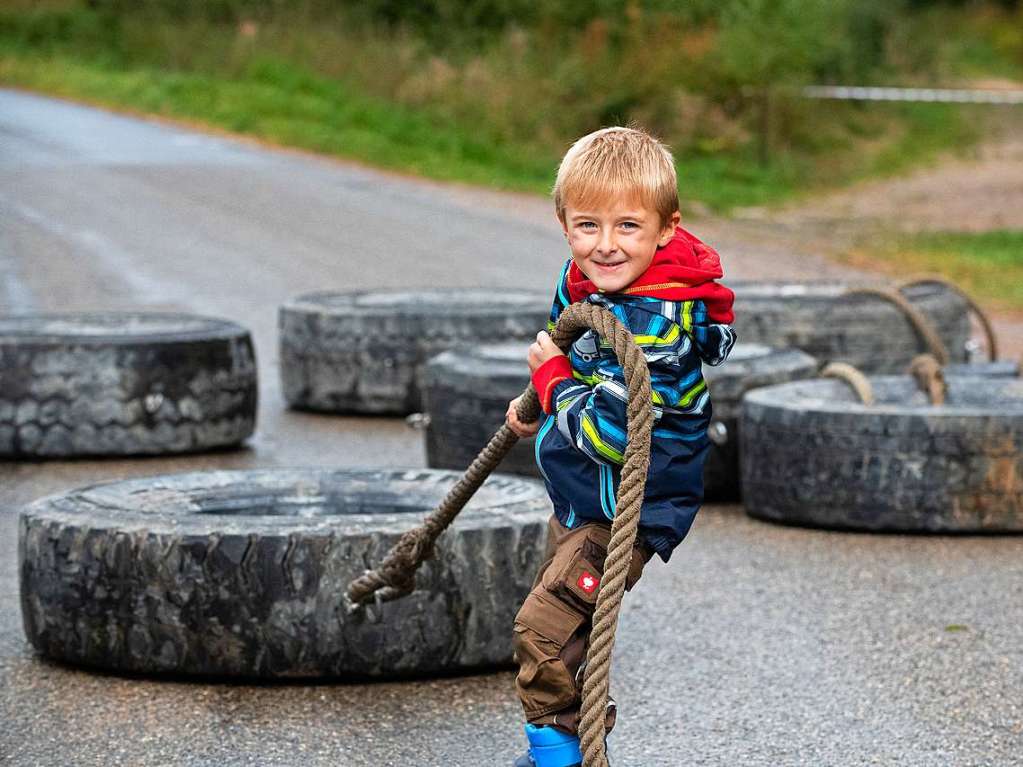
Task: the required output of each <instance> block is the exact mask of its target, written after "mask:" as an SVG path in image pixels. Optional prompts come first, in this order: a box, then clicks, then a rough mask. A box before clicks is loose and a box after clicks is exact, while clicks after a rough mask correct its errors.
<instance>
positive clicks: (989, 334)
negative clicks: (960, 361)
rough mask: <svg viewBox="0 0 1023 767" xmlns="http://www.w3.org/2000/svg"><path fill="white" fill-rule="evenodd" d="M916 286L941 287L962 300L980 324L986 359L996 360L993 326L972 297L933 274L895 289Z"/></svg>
mask: <svg viewBox="0 0 1023 767" xmlns="http://www.w3.org/2000/svg"><path fill="white" fill-rule="evenodd" d="M916 285H941V286H943V287H945V288H948V289H949V290H951V291H952V292H953V293H955V294H956V295H958V296H959V297H960V298H961V299H963V300H964V301H965V302H966V305H967V306H968V307H969V308H970V311H972V312H973V315H974V316H975V317H976V318H977V320H978V321H979V322H980V326H981V328H983V330H984V337H985V340H986V341H987V353H988V359H989V360H991V361H992V362H994V361H995V360H996V359H998V337H997V336H996V335H995V328H994V325H993V324H992V323H991V318H990V317H988V316H987V314H986V313H985V312H984V310H983V309H981V308H980V304H978V303H977V302H976V301H975V300H974V299H973V296H971V295H970V294H969V293H967V292H966V291H965V290H963V289H962V288H961V287H959V286H958V285H956V284H955V283H954V282H951V281H949V280H946V279H945V278H944V277H940V276H938V275H935V274H921V275H917V276H915V277H910V278H909V279H906V280H902V281H901V282H899V283H898V284H897V285H896V288H897V289H898V290H900V291H902V290H905V289H906V288H912V287H914V286H916Z"/></svg>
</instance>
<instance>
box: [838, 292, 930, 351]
mask: <svg viewBox="0 0 1023 767" xmlns="http://www.w3.org/2000/svg"><path fill="white" fill-rule="evenodd" d="M843 295H846V296H874V297H876V298H881V299H884V300H885V301H888V302H889V303H890V304H892V305H893V306H894V307H895V308H896V309H898V310H900V311H901V312H902V314H903V315H904V316H905V317H906V319H907V320H909V323H910V324H911V325H912V326H913V329H914V330H915V331H916V332H917V335H919V336H920V338H921V339H923V342H924V343H925V344H927V349H928V351H930V353H931V354H933V355H934V357H935V358H936V359H937V360H938V361H939V362H940V363H941V364H942V365H947V364H948V361H949V356H948V349H947V347H946V346H945V342H944V341H942V340H941V336H939V335H938V332H937V331H936V330H935V329H934V326H933V325H932V324H931V323H930V321H929V320H928V319H927V317H926V316H924V314H923V312H921V311H920V310H919V309H917V308H916V307H915V306H913V304H911V303H910V302H909V301H908V300H907V299H906V297H905V296H904V295H902V294H901V293H899V292H898V291H896V290H892V289H891V288H881V287H857V288H849V289H848V290H846V291H845V293H844V294H843Z"/></svg>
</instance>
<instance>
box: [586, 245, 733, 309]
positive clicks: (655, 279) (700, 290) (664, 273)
mask: <svg viewBox="0 0 1023 767" xmlns="http://www.w3.org/2000/svg"><path fill="white" fill-rule="evenodd" d="M721 276H722V271H721V257H720V256H719V255H718V252H717V251H716V250H714V248H712V247H710V245H707V244H705V243H703V242H701V241H700V240H699V239H697V238H696V237H695V236H694V235H692V234H690V233H689V232H687V231H686V230H685V229H683V228H682V227H680V226H679V227H676V228H675V236H674V237H672V238H671V241H670V242H669V243H668V244H667V245H665V246H664V247H663V248H658V249H657V252H656V253H655V254H654V259H653V261H651V262H650V266H649V267H648V268H647V270H646V271H645V272H643V274H641V275H640V276H639V277H638V278H637V279H636V281H635V282H633V283H632V284H631V285H629V287H627V288H626V289H625V290H623V291H621V292H622V293H624V294H625V295H632V296H649V297H651V298H661V299H665V300H668V301H692V300H700V301H703V303H704V304H705V305H706V307H707V314H708V315H709V317H710V319H711V320H712V321H713V322H722V323H725V324H729V323H731V322H732V320H734V319H735V316H734V314H733V313H732V301H733V300H734V298H735V294H734V293H732V291H731V290H729V289H728V288H726V287H725V286H724V285H719V284H718V283H717V282H715V281H714V280H716V279H718V278H719V277H721ZM567 282H568V295H569V298H571V300H572V302H573V303H575V302H576V301H581V300H582V299H584V298H586V296H588V295H590V294H591V293H599V292H600V289H599V288H598V287H597V286H596V285H594V284H593V283H592V282H591V281H590V280H588V279H587V278H586V275H584V274H583V273H582V272H581V271H580V270H579V267H578V266H576V265H575V262H574V261H573V262H572V265H571V266H570V267H569V269H568V279H567Z"/></svg>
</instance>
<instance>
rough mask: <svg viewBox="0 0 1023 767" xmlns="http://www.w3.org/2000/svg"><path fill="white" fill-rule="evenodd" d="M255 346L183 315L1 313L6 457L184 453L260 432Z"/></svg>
mask: <svg viewBox="0 0 1023 767" xmlns="http://www.w3.org/2000/svg"><path fill="white" fill-rule="evenodd" d="M256 405H257V383H256V363H255V355H254V352H253V347H252V339H251V338H250V336H249V332H248V331H247V330H245V329H244V328H242V327H240V326H238V325H236V324H234V323H232V322H227V321H225V320H220V319H213V318H207V317H195V316H190V315H185V314H140V313H123V314H122V313H103V314H46V315H25V316H8V317H0V457H4V458H64V457H71V456H129V455H163V454H172V453H188V452H197V451H202V450H210V449H214V448H221V447H228V446H231V445H237V444H239V443H240V442H242V441H243V440H245V439H246V438H248V437H249V436H250V435H251V434H252V432H253V430H254V429H255V425H256Z"/></svg>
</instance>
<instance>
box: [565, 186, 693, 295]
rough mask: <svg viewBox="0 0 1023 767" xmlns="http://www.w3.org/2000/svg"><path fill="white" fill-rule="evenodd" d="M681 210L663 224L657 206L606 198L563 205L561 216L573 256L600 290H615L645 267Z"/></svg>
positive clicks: (665, 241) (667, 237) (669, 235)
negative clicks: (582, 205)
mask: <svg viewBox="0 0 1023 767" xmlns="http://www.w3.org/2000/svg"><path fill="white" fill-rule="evenodd" d="M679 218H680V217H679V213H678V211H675V213H673V214H672V217H671V219H670V220H669V221H668V222H667V224H665V225H663V226H662V224H661V216H660V214H659V213H657V211H655V210H653V209H651V208H647V207H645V206H644V205H643V204H642V203H637V202H633V201H627V200H614V199H612V200H608V201H606V202H604V203H602V204H600V205H596V206H593V205H591V206H588V207H586V208H579V207H575V205H573V204H572V203H571V202H568V203H567V204H566V205H565V220H564V221H562V222H561V226H562V228H563V229H564V230H565V236H566V237H567V238H568V247H569V248H571V250H572V260H573V261H575V264H576V266H578V267H579V269H580V271H582V273H583V274H585V275H586V277H587V278H589V280H590V281H591V282H593V283H594V284H595V285H596V286H597V287H598V288H599V289H600V290H602V291H604V292H605V293H615V292H619V291H621V290H623V289H624V288H626V287H628V286H629V285H631V284H632V283H633V282H635V281H636V279H637V278H638V277H639V276H640V275H641V274H643V272H645V271H646V270H647V267H648V266H650V262H651V261H652V260H653V258H654V253H656V252H657V248H659V247H663V246H664V245H667V244H668V242H669V241H670V240H671V238H672V237H673V236H674V235H675V227H676V226H678V222H679Z"/></svg>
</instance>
